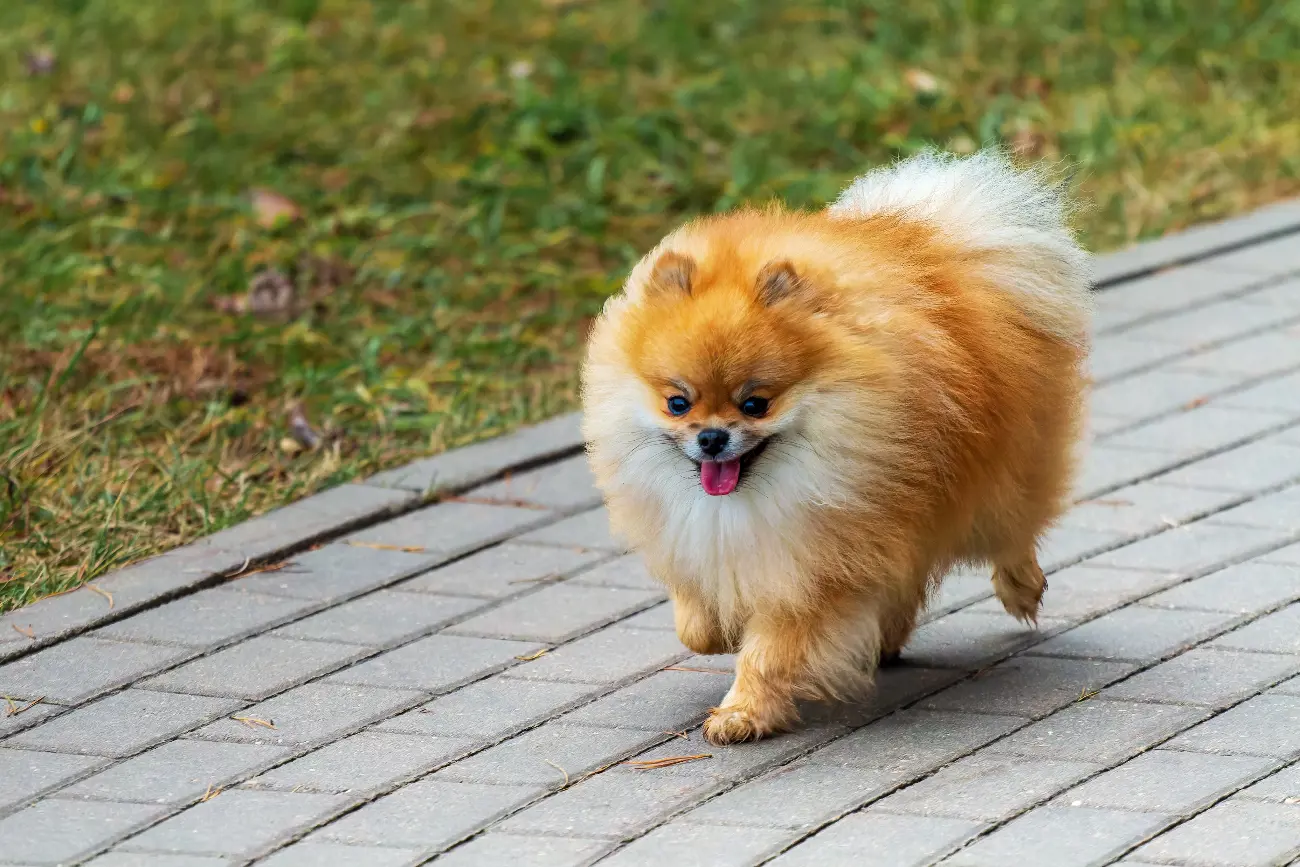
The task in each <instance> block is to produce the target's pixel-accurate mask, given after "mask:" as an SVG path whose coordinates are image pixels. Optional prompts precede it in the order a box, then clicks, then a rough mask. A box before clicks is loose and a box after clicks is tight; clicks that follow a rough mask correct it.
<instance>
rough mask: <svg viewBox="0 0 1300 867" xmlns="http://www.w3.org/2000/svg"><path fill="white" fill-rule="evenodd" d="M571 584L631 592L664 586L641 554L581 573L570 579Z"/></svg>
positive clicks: (620, 558)
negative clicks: (652, 573) (615, 588)
mask: <svg viewBox="0 0 1300 867" xmlns="http://www.w3.org/2000/svg"><path fill="white" fill-rule="evenodd" d="M570 583H571V584H584V585H590V586H594V587H626V588H628V589H630V590H659V591H662V590H663V589H664V585H662V584H660V583H659V582H658V581H656V580H655V578H654V576H652V575H651V574H650V570H649V568H647V567H646V564H645V560H643V559H642V558H641V555H640V554H624V555H623V556H622V557H615V558H614V559H613V560H608V561H606V562H604V563H601V564H600V565H598V566H596V567H594V568H592V569H588V570H587V571H585V572H580V573H578V574H577V575H575V576H574V577H573V578H571V579H570Z"/></svg>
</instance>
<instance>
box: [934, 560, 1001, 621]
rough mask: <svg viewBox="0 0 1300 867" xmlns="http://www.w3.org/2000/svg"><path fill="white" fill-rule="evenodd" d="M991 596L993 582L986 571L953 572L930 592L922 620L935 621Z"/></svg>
mask: <svg viewBox="0 0 1300 867" xmlns="http://www.w3.org/2000/svg"><path fill="white" fill-rule="evenodd" d="M992 594H993V582H992V580H991V575H990V574H987V573H986V570H980V571H979V572H971V571H962V572H954V573H952V574H950V575H946V576H944V579H943V583H941V584H940V585H939V587H938V589H937V590H934V591H932V592H931V594H930V598H929V599H928V600H927V601H926V605H925V615H924V618H925V619H926V620H934V619H937V618H939V617H942V616H943V615H945V614H951V613H952V612H953V611H956V610H958V609H960V608H965V607H966V606H968V605H972V604H974V603H976V602H979V601H980V600H981V599H987V598H989V597H990V596H991V595H992Z"/></svg>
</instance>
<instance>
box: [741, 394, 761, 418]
mask: <svg viewBox="0 0 1300 867" xmlns="http://www.w3.org/2000/svg"><path fill="white" fill-rule="evenodd" d="M740 411H741V412H743V413H744V414H745V415H747V416H749V417H750V418H762V417H763V416H765V415H767V398H765V397H747V398H745V402H744V403H742V404H741V405H740Z"/></svg>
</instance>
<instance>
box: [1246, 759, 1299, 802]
mask: <svg viewBox="0 0 1300 867" xmlns="http://www.w3.org/2000/svg"><path fill="white" fill-rule="evenodd" d="M1238 758H1240V757H1238ZM1241 760H1243V761H1244V760H1245V759H1241ZM1258 761H1263V760H1262V759H1261V760H1258ZM1236 797H1237V798H1241V799H1247V800H1254V801H1277V802H1279V803H1283V804H1296V803H1300V765H1290V766H1288V767H1285V768H1283V769H1282V770H1280V771H1278V772H1277V773H1275V774H1272V775H1271V776H1268V777H1265V778H1264V779H1262V780H1260V781H1259V782H1258V783H1255V784H1254V785H1253V786H1251V787H1250V788H1247V789H1243V790H1242V791H1241V792H1238V793H1237V796H1236Z"/></svg>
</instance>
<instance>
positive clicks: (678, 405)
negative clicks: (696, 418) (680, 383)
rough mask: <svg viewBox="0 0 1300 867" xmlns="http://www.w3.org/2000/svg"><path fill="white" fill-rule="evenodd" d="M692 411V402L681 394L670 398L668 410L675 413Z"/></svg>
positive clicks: (682, 413) (681, 413)
mask: <svg viewBox="0 0 1300 867" xmlns="http://www.w3.org/2000/svg"><path fill="white" fill-rule="evenodd" d="M690 411H691V402H690V401H689V400H687V399H686V398H684V397H682V396H681V395H680V394H674V395H673V396H672V397H670V398H668V412H670V413H672V414H673V415H686V413H688V412H690Z"/></svg>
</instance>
